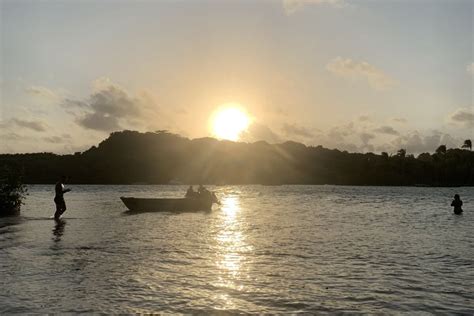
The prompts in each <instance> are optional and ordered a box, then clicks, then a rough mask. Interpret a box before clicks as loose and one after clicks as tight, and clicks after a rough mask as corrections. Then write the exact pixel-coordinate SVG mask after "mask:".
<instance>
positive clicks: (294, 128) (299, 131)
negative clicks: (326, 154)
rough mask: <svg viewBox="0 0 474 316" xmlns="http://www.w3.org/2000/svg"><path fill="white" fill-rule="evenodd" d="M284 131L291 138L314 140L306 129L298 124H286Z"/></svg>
mask: <svg viewBox="0 0 474 316" xmlns="http://www.w3.org/2000/svg"><path fill="white" fill-rule="evenodd" d="M282 130H283V132H284V133H285V135H286V136H289V137H292V136H297V137H303V138H312V137H313V136H314V135H313V134H312V133H311V132H310V131H308V130H307V129H306V128H305V127H303V126H298V125H296V124H287V123H285V124H284V125H283V127H282Z"/></svg>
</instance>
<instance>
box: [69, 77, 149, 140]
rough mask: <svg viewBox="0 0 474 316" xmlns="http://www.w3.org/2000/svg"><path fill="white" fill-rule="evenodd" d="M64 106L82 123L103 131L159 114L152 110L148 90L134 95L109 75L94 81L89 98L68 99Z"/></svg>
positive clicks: (134, 124)
mask: <svg viewBox="0 0 474 316" xmlns="http://www.w3.org/2000/svg"><path fill="white" fill-rule="evenodd" d="M63 106H65V107H66V108H68V109H69V111H70V113H72V114H74V115H75V116H76V122H77V123H78V124H79V125H80V126H82V127H84V128H87V129H92V130H97V131H104V132H112V131H116V130H119V129H123V128H124V125H128V126H138V125H140V124H141V123H142V122H143V121H146V120H149V119H150V117H151V116H150V114H156V113H150V111H151V112H154V111H156V106H155V105H154V103H153V101H152V99H151V97H150V96H148V95H147V94H146V93H145V94H142V95H140V96H138V97H134V96H132V95H130V94H129V93H128V92H127V91H126V90H125V89H123V88H122V87H120V86H118V85H116V84H113V83H112V82H111V81H110V80H109V79H107V78H100V79H97V80H96V81H94V83H93V93H92V95H91V96H90V97H89V99H88V100H87V101H80V100H71V99H66V100H64V102H63ZM77 111H79V114H78V113H77Z"/></svg>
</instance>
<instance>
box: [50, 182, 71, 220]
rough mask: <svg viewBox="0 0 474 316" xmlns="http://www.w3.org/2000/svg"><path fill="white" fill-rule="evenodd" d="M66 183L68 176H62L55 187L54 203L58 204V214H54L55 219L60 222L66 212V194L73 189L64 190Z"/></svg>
mask: <svg viewBox="0 0 474 316" xmlns="http://www.w3.org/2000/svg"><path fill="white" fill-rule="evenodd" d="M65 182H66V176H61V178H60V179H59V181H58V182H56V185H55V187H54V192H55V196H54V203H55V204H56V212H55V213H54V219H55V220H59V218H60V217H61V215H62V214H63V213H64V212H66V201H64V193H66V192H69V191H71V189H64V183H65Z"/></svg>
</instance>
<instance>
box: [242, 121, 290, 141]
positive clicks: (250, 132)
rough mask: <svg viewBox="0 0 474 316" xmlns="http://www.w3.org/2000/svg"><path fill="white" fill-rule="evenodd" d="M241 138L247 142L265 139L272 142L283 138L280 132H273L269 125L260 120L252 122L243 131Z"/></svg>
mask: <svg viewBox="0 0 474 316" xmlns="http://www.w3.org/2000/svg"><path fill="white" fill-rule="evenodd" d="M241 139H242V140H243V141H246V142H256V141H259V140H264V141H266V142H268V143H272V144H273V143H279V142H281V138H280V136H278V134H276V133H275V132H273V131H272V130H271V129H270V128H269V127H268V126H266V125H264V124H261V123H258V122H254V123H252V125H250V126H249V128H248V129H247V130H246V131H245V132H244V133H242V135H241Z"/></svg>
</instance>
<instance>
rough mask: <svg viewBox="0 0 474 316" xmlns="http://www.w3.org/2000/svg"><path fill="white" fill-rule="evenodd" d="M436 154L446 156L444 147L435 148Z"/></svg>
mask: <svg viewBox="0 0 474 316" xmlns="http://www.w3.org/2000/svg"><path fill="white" fill-rule="evenodd" d="M436 153H437V154H446V145H439V147H438V148H436Z"/></svg>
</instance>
